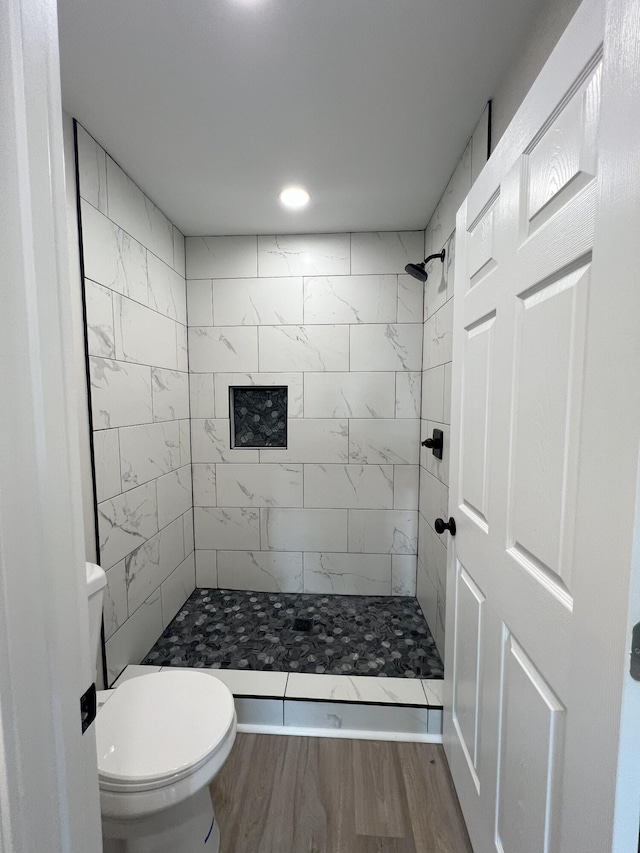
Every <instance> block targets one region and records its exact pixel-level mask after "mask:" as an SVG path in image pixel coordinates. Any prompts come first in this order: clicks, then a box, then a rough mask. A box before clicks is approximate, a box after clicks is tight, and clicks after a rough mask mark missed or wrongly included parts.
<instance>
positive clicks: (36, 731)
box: [0, 0, 102, 853]
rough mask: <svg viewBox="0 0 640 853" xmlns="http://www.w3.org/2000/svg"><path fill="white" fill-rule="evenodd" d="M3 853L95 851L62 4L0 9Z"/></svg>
mask: <svg viewBox="0 0 640 853" xmlns="http://www.w3.org/2000/svg"><path fill="white" fill-rule="evenodd" d="M0 235H1V238H0V239H1V240H2V246H1V248H0V283H1V285H0V851H2V853H62V851H64V853H98V851H99V850H102V841H101V833H100V804H99V795H98V778H97V777H98V773H97V762H96V745H95V736H94V730H93V727H89V728H88V729H87V731H86V732H85V734H82V726H81V722H82V721H81V709H80V696H81V695H82V694H83V693H84V692H85V691H86V690H87V688H88V687H89V685H90V684H91V682H92V680H93V673H92V665H91V661H90V660H89V649H88V637H89V630H88V613H87V611H88V608H87V593H86V582H85V570H84V547H83V541H82V540H83V536H82V527H83V523H82V511H81V500H80V475H79V464H78V446H79V445H78V438H77V415H76V412H77V410H76V407H75V405H74V401H73V399H72V398H73V377H74V375H75V371H74V370H73V369H72V368H71V363H70V356H71V349H70V344H69V341H70V340H71V338H72V336H73V330H72V329H71V308H70V290H69V268H68V256H67V240H66V209H65V190H64V180H63V157H62V111H61V105H60V78H59V70H58V32H57V28H56V3H55V0H3V2H2V3H0Z"/></svg>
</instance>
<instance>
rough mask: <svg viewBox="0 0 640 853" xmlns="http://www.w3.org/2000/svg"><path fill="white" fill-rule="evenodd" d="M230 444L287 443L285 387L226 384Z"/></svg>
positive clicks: (257, 445)
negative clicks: (228, 385)
mask: <svg viewBox="0 0 640 853" xmlns="http://www.w3.org/2000/svg"><path fill="white" fill-rule="evenodd" d="M229 412H230V413H231V447H237V448H240V447H242V448H248V447H285V448H286V446H287V387H286V386H270V387H268V388H261V387H257V386H255V385H250V386H231V387H230V388H229Z"/></svg>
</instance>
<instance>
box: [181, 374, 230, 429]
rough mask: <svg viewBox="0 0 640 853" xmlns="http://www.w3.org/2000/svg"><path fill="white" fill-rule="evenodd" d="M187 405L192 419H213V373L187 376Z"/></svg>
mask: <svg viewBox="0 0 640 853" xmlns="http://www.w3.org/2000/svg"><path fill="white" fill-rule="evenodd" d="M189 404H190V407H191V417H192V418H214V417H215V407H214V404H213V373H190V374H189ZM227 417H228V414H227Z"/></svg>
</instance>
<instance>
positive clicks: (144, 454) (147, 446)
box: [120, 421, 181, 491]
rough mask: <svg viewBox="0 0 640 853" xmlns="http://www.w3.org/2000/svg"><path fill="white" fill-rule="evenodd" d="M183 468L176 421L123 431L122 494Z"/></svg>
mask: <svg viewBox="0 0 640 853" xmlns="http://www.w3.org/2000/svg"><path fill="white" fill-rule="evenodd" d="M180 464H181V459H180V429H179V426H178V423H177V421H167V422H166V423H158V424H142V425H140V426H130V427H121V428H120V473H121V478H122V491H126V490H127V489H134V488H135V487H136V486H140V485H142V484H143V483H146V482H148V481H149V480H153V479H154V478H155V477H159V476H160V475H161V474H166V473H168V472H169V471H174V470H175V469H176V468H179V467H180Z"/></svg>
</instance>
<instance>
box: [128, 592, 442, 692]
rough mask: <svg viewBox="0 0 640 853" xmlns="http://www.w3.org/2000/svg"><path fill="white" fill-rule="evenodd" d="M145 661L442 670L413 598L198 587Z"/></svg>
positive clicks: (436, 673) (338, 671) (334, 670)
mask: <svg viewBox="0 0 640 853" xmlns="http://www.w3.org/2000/svg"><path fill="white" fill-rule="evenodd" d="M142 663H143V664H155V665H156V666H159V665H161V666H193V667H211V668H214V669H247V670H272V671H277V672H317V673H331V674H333V675H380V676H391V677H406V678H442V677H443V667H442V661H441V659H440V655H439V654H438V650H437V648H436V645H435V642H434V639H433V637H432V635H431V632H430V630H429V627H428V625H427V623H426V621H425V618H424V616H423V614H422V610H421V609H420V605H419V604H418V602H417V600H416V599H415V598H407V597H401V596H373V595H311V594H307V593H269V592H247V591H245V590H229V589H196V590H195V592H193V593H192V595H191V596H190V597H189V599H188V600H187V601H186V602H185V604H184V606H183V607H182V609H181V610H180V612H179V613H178V614H177V616H176V617H175V619H174V620H173V621H172V622H171V623H170V624H169V625H168V626H167V628H166V629H165V631H164V633H163V634H162V636H161V637H160V639H159V640H158V641H157V642H156V644H155V645H154V646H153V648H152V649H151V650H150V652H149V653H148V655H147V656H146V657H145V659H144V660H143V661H142Z"/></svg>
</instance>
